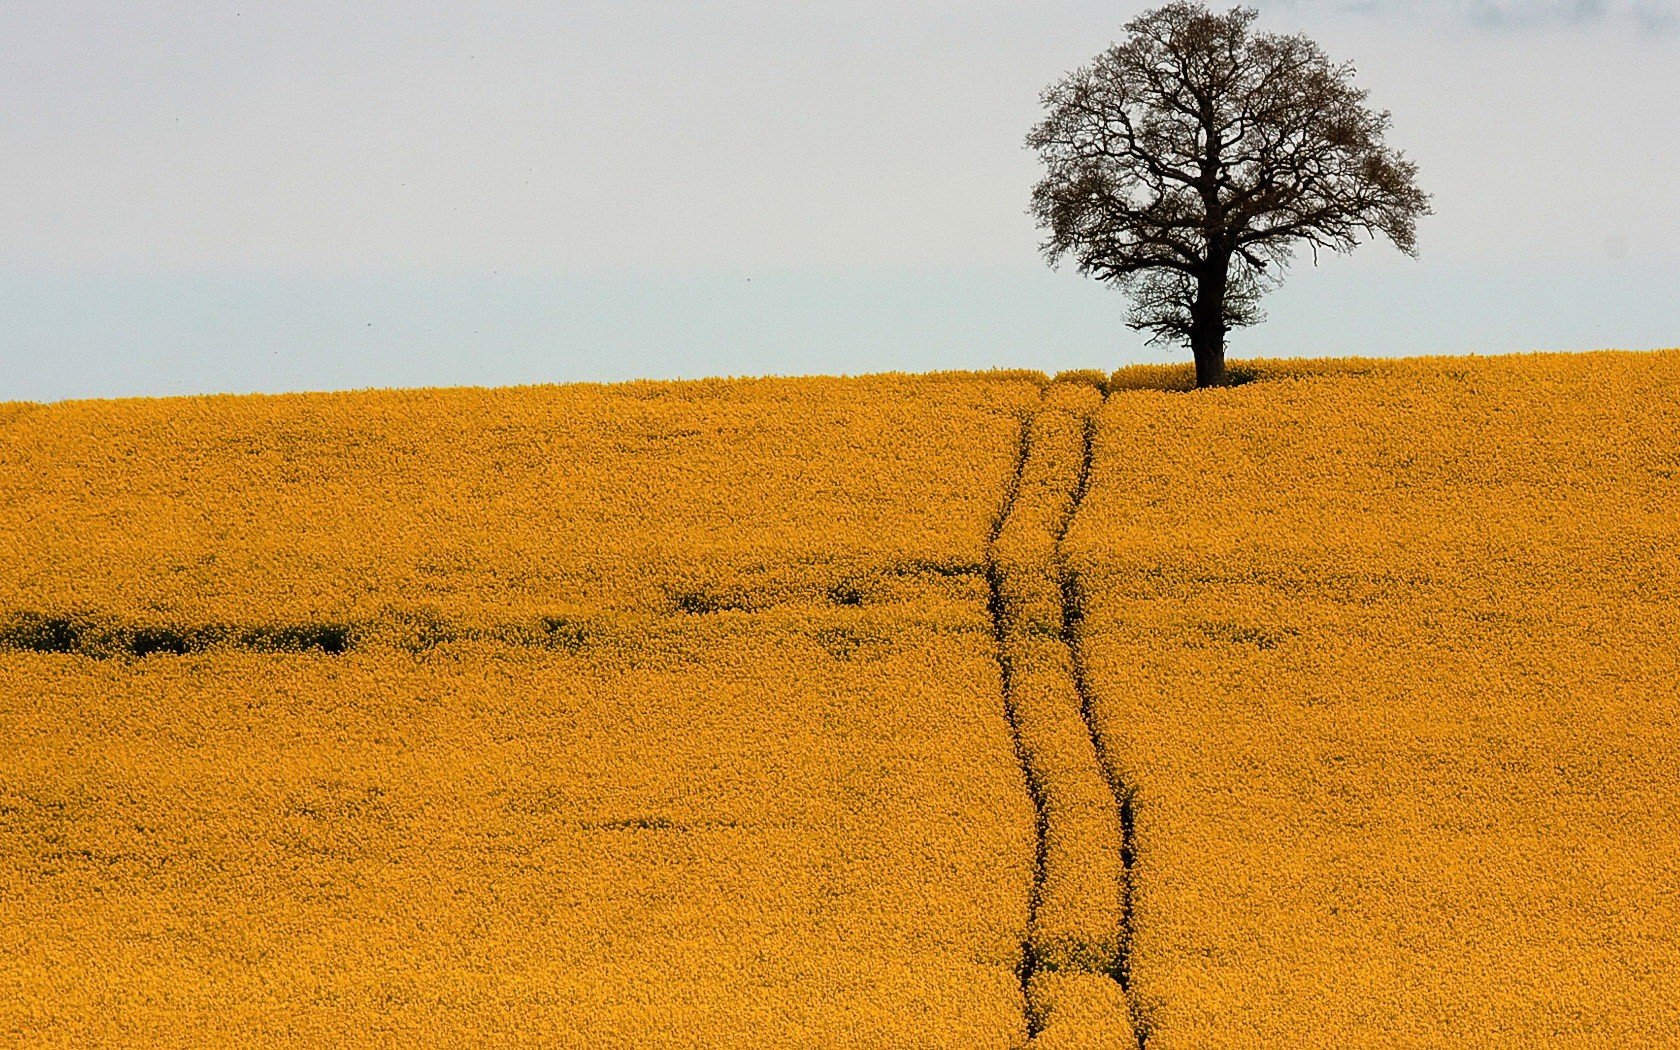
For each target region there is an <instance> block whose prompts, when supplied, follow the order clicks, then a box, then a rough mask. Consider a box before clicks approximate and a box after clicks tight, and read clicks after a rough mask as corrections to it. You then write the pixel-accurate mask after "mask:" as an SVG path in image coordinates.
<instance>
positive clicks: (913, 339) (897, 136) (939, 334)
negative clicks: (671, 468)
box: [0, 0, 1680, 400]
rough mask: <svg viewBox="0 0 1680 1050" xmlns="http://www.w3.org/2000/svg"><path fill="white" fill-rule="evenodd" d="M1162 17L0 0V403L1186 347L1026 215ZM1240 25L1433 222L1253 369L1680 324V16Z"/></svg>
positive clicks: (1038, 361)
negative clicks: (1106, 66) (1042, 126)
mask: <svg viewBox="0 0 1680 1050" xmlns="http://www.w3.org/2000/svg"><path fill="white" fill-rule="evenodd" d="M1144 6H1146V5H1143V4H1135V3H1114V2H1109V3H1010V4H1006V3H1000V2H995V0H981V2H970V3H962V4H955V3H951V4H927V3H891V4H887V3H875V2H864V0H850V2H844V3H840V2H836V3H819V4H798V5H796V4H786V3H744V2H731V0H711V2H705V3H628V2H624V0H619V2H613V3H498V4H493V5H492V4H482V5H480V4H459V3H431V2H404V3H362V4H339V3H319V2H282V0H268V2H265V3H262V4H248V3H224V2H205V3H169V2H151V3H145V4H133V3H115V2H108V3H85V2H75V0H55V2H51V3H48V2H44V0H33V2H28V3H19V2H15V0H0V400H5V399H14V398H28V399H56V398H64V397H85V396H115V395H123V394H159V393H184V392H209V391H244V390H287V389H334V388H343V387H362V386H388V385H401V386H411V385H449V384H458V383H474V384H480V383H483V384H494V383H512V382H543V381H569V380H578V379H618V378H629V377H634V376H651V377H672V376H695V375H707V374H760V373H810V372H867V371H881V370H888V369H912V370H921V369H928V368H983V367H992V366H1022V367H1036V368H1048V369H1054V368H1061V367H1102V368H1111V367H1116V366H1118V365H1121V364H1125V363H1129V362H1132V361H1139V360H1177V359H1184V358H1185V357H1186V356H1187V355H1185V354H1184V353H1183V352H1182V351H1177V350H1162V349H1155V348H1145V347H1144V346H1143V338H1142V337H1141V336H1139V335H1137V334H1136V333H1133V332H1130V331H1129V330H1127V329H1126V328H1125V327H1124V324H1123V317H1124V314H1125V302H1124V300H1123V298H1122V296H1120V295H1119V294H1118V293H1116V292H1114V291H1112V290H1110V289H1108V288H1105V287H1103V286H1100V285H1097V284H1094V283H1092V282H1089V281H1087V280H1085V279H1083V278H1080V277H1078V276H1077V275H1076V274H1072V273H1068V272H1064V273H1060V274H1053V273H1051V272H1049V271H1048V270H1047V269H1046V268H1045V266H1044V265H1043V263H1042V261H1041V260H1040V257H1039V254H1038V250H1037V245H1038V242H1039V233H1038V231H1036V230H1035V229H1034V227H1033V224H1032V220H1031V219H1030V217H1029V216H1028V215H1027V212H1026V206H1027V198H1028V193H1029V191H1030V188H1031V186H1032V183H1033V181H1034V180H1035V178H1036V167H1035V160H1034V158H1033V156H1032V155H1031V154H1030V153H1029V152H1028V151H1027V150H1026V149H1025V148H1024V147H1023V146H1022V139H1023V137H1024V135H1025V134H1026V131H1027V129H1028V128H1029V127H1030V126H1031V124H1032V123H1033V122H1034V120H1035V119H1036V118H1037V116H1038V113H1039V105H1038V101H1037V96H1038V92H1039V91H1040V90H1041V89H1042V88H1043V87H1044V86H1045V85H1047V84H1049V83H1050V82H1051V81H1053V80H1054V79H1056V78H1057V77H1058V76H1059V75H1061V74H1062V73H1063V72H1065V71H1066V70H1068V69H1071V68H1073V67H1075V66H1077V65H1080V64H1082V63H1083V62H1085V61H1086V60H1088V59H1089V58H1090V57H1091V56H1092V55H1093V54H1095V53H1096V52H1097V51H1099V50H1101V49H1102V48H1103V47H1105V46H1107V44H1109V43H1110V42H1111V41H1113V40H1115V39H1117V38H1118V37H1119V36H1120V34H1121V27H1122V25H1123V23H1124V22H1125V21H1126V20H1127V19H1128V18H1129V17H1130V16H1131V15H1132V14H1134V13H1136V12H1137V11H1139V10H1141V9H1142V8H1143V7H1144ZM1257 6H1259V7H1260V9H1261V12H1262V15H1261V27H1262V28H1264V29H1268V30H1273V31H1295V30H1305V31H1307V32H1308V33H1310V34H1311V35H1313V36H1314V37H1315V38H1317V39H1318V40H1319V41H1320V42H1321V43H1322V44H1323V45H1324V46H1325V48H1326V49H1327V50H1328V51H1329V52H1330V54H1331V56H1332V57H1333V58H1336V59H1346V60H1350V61H1352V62H1353V63H1354V64H1355V65H1356V66H1357V67H1358V69H1359V78H1358V79H1359V83H1360V84H1361V85H1362V86H1364V87H1366V88H1368V89H1369V90H1370V92H1371V99H1372V102H1373V103H1374V104H1375V105H1377V106H1379V107H1382V108H1387V109H1389V110H1391V111H1393V114H1394V128H1393V131H1392V133H1391V142H1392V144H1394V145H1395V146H1397V147H1399V148H1400V149H1402V150H1404V151H1405V152H1406V153H1407V154H1408V155H1409V156H1410V157H1411V158H1412V159H1414V160H1415V161H1417V163H1418V165H1419V167H1420V182H1421V183H1422V185H1423V186H1424V188H1425V189H1426V190H1428V191H1430V192H1431V193H1432V194H1433V195H1434V204H1435V210H1436V214H1435V215H1434V216H1432V217H1430V218H1428V219H1426V220H1425V221H1424V222H1423V223H1422V224H1421V226H1420V247H1421V250H1422V258H1421V259H1420V260H1417V261H1412V260H1408V259H1405V258H1403V257H1401V256H1400V255H1399V254H1398V253H1397V252H1395V251H1394V250H1393V249H1392V248H1391V247H1388V246H1387V245H1384V244H1373V245H1370V246H1367V247H1365V248H1363V249H1361V251H1360V252H1359V253H1358V254H1357V255H1355V256H1354V257H1352V258H1350V259H1337V260H1331V261H1328V262H1326V263H1325V264H1324V265H1322V266H1320V267H1319V268H1318V269H1317V270H1314V269H1313V268H1312V267H1311V265H1310V262H1308V261H1305V260H1303V261H1302V262H1300V263H1299V264H1298V265H1297V267H1296V269H1295V271H1294V276H1293V278H1292V279H1291V281H1290V282H1289V284H1288V285H1287V286H1286V287H1285V288H1284V289H1283V290H1282V291H1281V292H1278V293H1276V294H1275V295H1274V296H1273V297H1272V298H1271V299H1270V300H1269V301H1268V304H1267V306H1268V310H1269V312H1270V314H1271V317H1272V320H1271V321H1269V322H1268V323H1267V324H1265V325H1262V326H1260V327H1258V328H1253V329H1247V330H1244V331H1239V332H1236V333H1233V336H1232V339H1231V352H1232V354H1233V355H1234V356H1238V357H1240V356H1245V355H1284V356H1290V355H1313V356H1316V355H1322V354H1345V353H1358V354H1394V353H1425V352H1443V353H1464V352H1484V353H1494V352H1506V351H1513V350H1525V349H1577V348H1579V349H1585V348H1593V347H1603V346H1626V347H1656V346H1671V345H1675V344H1680V305H1677V304H1680V295H1676V294H1675V292H1676V284H1677V281H1676V278H1680V87H1677V86H1676V85H1677V83H1680V82H1677V81H1676V79H1675V75H1674V70H1676V69H1680V0H1675V2H1665V0H1647V2H1631V0H1630V2H1620V3H1618V2H1612V0H1604V2H1592V0H1539V2H1533V3H1518V2H1495V0H1486V2H1456V3H1455V2H1450V0H1434V2H1431V0H1415V2H1409V3H1398V2H1397V3H1385V2H1381V0H1367V2H1353V0H1347V2H1337V0H1298V2H1281V0H1280V2H1275V3H1260V4H1258V5H1257Z"/></svg>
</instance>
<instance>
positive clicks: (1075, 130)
mask: <svg viewBox="0 0 1680 1050" xmlns="http://www.w3.org/2000/svg"><path fill="white" fill-rule="evenodd" d="M1255 17H1256V12H1255V11H1254V10H1253V9H1252V8H1246V7H1236V8H1232V9H1231V10H1229V11H1227V12H1225V13H1224V14H1216V13H1214V12H1212V11H1210V10H1208V9H1207V8H1206V7H1204V6H1202V5H1200V4H1194V3H1184V2H1179V3H1172V4H1168V5H1167V6H1165V7H1161V8H1158V9H1156V10H1154V11H1150V12H1147V13H1145V14H1143V15H1141V16H1139V17H1138V18H1136V19H1133V20H1132V21H1131V22H1130V23H1128V24H1127V26H1126V38H1125V40H1124V41H1122V42H1121V43H1118V44H1115V45H1113V46H1111V47H1110V48H1109V49H1108V50H1106V51H1104V52H1103V53H1102V54H1100V55H1098V56H1097V57H1096V59H1095V60H1094V61H1093V62H1092V63H1091V64H1090V65H1088V66H1086V67H1084V68H1082V69H1079V70H1075V71H1074V72H1072V73H1070V74H1068V75H1067V76H1066V77H1065V78H1063V79H1062V80H1061V81H1060V82H1058V83H1057V84H1055V85H1053V86H1051V87H1050V88H1049V89H1047V90H1046V91H1045V92H1044V94H1043V98H1042V100H1043V103H1044V105H1045V107H1046V109H1047V113H1046V115H1045V117H1044V119H1043V120H1042V121H1041V122H1040V123H1039V124H1038V125H1037V126H1036V127H1034V128H1033V130H1032V132H1031V134H1029V135H1028V136H1027V145H1028V146H1029V147H1031V148H1032V149H1034V150H1036V151H1037V152H1038V155H1039V158H1040V159H1041V160H1042V161H1043V163H1044V166H1045V174H1044V178H1043V179H1042V180H1041V181H1040V182H1039V183H1038V185H1037V186H1036V187H1034V189H1033V196H1032V211H1033V214H1034V216H1035V217H1036V218H1037V219H1038V223H1039V226H1040V227H1042V228H1043V229H1045V230H1046V231H1048V234H1049V236H1048V238H1047V239H1046V241H1045V242H1044V245H1043V248H1044V253H1045V255H1046V257H1047V258H1048V259H1049V261H1050V263H1051V264H1052V265H1055V264H1057V263H1058V262H1060V260H1062V259H1063V258H1064V257H1071V258H1072V259H1073V260H1074V261H1075V262H1076V263H1077V264H1078V266H1079V270H1080V272H1081V273H1085V274H1088V275H1089V276H1092V277H1095V278H1096V279H1097V280H1099V281H1110V282H1113V283H1114V284H1115V285H1116V286H1118V287H1120V288H1121V289H1123V290H1124V291H1126V292H1127V293H1128V294H1129V296H1130V297H1131V300H1132V309H1131V314H1130V316H1129V318H1128V323H1129V324H1130V325H1131V326H1132V327H1133V328H1135V329H1137V330H1139V331H1146V332H1149V333H1151V335H1152V337H1153V338H1152V339H1151V342H1172V343H1180V344H1185V345H1188V346H1189V347H1190V351H1191V353H1192V354H1193V355H1194V357H1195V359H1196V385H1197V386H1199V387H1203V386H1217V385H1221V384H1223V383H1224V382H1225V334H1226V333H1227V332H1229V331H1230V330H1231V329H1233V328H1239V327H1243V326H1245V325H1252V324H1255V323H1256V322H1258V321H1260V320H1262V319H1263V316H1264V315H1263V314H1262V313H1261V311H1260V305H1259V303H1260V297H1261V295H1262V294H1263V293H1265V292H1266V291H1268V290H1269V289H1270V288H1272V287H1275V286H1276V284H1277V283H1278V282H1279V281H1280V280H1281V278H1282V272H1283V270H1284V268H1285V267H1286V266H1287V264H1288V262H1289V260H1290V259H1291V257H1292V256H1293V254H1294V252H1295V250H1296V249H1297V248H1298V247H1299V246H1301V245H1306V246H1308V247H1309V248H1310V249H1311V251H1312V253H1313V258H1314V261H1315V262H1316V260H1317V257H1318V253H1319V251H1320V250H1328V251H1332V252H1348V251H1352V250H1353V249H1354V248H1355V247H1357V246H1358V244H1359V243H1360V240H1361V237H1362V236H1369V237H1375V236H1376V235H1378V234H1381V235H1383V236H1385V237H1387V238H1388V239H1389V240H1390V241H1392V242H1393V243H1394V245H1395V247H1397V248H1399V249H1400V250H1401V251H1402V252H1405V253H1406V254H1408V255H1416V254H1417V220H1418V217H1419V216H1421V215H1426V214H1428V213H1429V198H1428V196H1427V195H1426V194H1425V193H1424V192H1423V191H1422V190H1420V189H1418V187H1417V185H1416V175H1417V166H1416V165H1415V164H1412V163H1411V162H1410V161H1408V160H1406V159H1405V157H1404V156H1402V155H1401V154H1400V153H1399V152H1397V151H1395V150H1392V149H1390V148H1388V146H1387V145H1385V144H1384V142H1383V135H1384V133H1385V132H1386V131H1387V130H1388V127H1389V114H1388V112H1387V111H1386V110H1373V109H1371V108H1369V107H1368V106H1367V105H1366V104H1365V98H1366V93H1365V92H1364V91H1363V90H1360V89H1359V88H1356V87H1355V86H1354V85H1353V76H1354V69H1353V66H1352V65H1351V64H1347V63H1342V64H1333V63H1332V62H1331V61H1330V59H1329V57H1328V56H1326V55H1325V53H1324V51H1323V49H1321V48H1320V47H1319V46H1318V45H1317V44H1316V43H1314V42H1313V41H1311V40H1309V39H1307V37H1305V36H1303V35H1299V34H1297V35H1293V36H1283V35H1279V34H1274V33H1256V32H1252V27H1253V23H1254V20H1255Z"/></svg>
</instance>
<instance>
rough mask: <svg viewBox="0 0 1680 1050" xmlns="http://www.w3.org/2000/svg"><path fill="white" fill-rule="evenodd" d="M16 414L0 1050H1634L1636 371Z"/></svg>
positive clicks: (1441, 366) (1641, 655)
mask: <svg viewBox="0 0 1680 1050" xmlns="http://www.w3.org/2000/svg"><path fill="white" fill-rule="evenodd" d="M1235 371H1236V372H1237V374H1239V375H1241V376H1243V377H1244V378H1245V379H1248V380H1250V381H1248V382H1246V383H1244V384H1243V385H1240V386H1236V387H1233V388H1228V389H1221V390H1214V391H1201V392H1189V391H1186V390H1184V389H1183V387H1184V386H1185V385H1186V382H1187V379H1188V370H1187V369H1175V368H1150V369H1130V370H1126V371H1123V372H1121V373H1119V374H1117V375H1116V376H1113V377H1104V376H1100V375H1089V374H1078V375H1069V376H1064V377H1060V378H1058V379H1057V380H1056V381H1051V380H1049V379H1047V378H1046V377H1043V376H1039V375H1036V374H1014V373H993V374H986V375H939V376H925V377H902V376H897V377H894V376H883V377H869V378H863V379H855V380H835V379H809V380H759V381H716V382H700V383H668V384H655V383H648V384H629V385H624V386H616V387H599V386H574V387H533V388H525V389H509V390H497V391H474V390H456V391H412V392H364V393H356V394H341V395H298V396H288V397H244V398H199V399H174V400H163V401H116V402H83V403H66V404H58V405H46V406H29V405H0V565H3V566H4V570H3V571H0V1043H6V1044H11V1043H17V1044H21V1045H62V1046H89V1045H101V1046H103V1045H110V1046H118V1045H121V1046H126V1045H134V1044H163V1045H195V1046H196V1045H224V1044H228V1043H235V1044H248V1045H265V1044H285V1045H342V1044H347V1043H375V1044H384V1045H398V1044H415V1043H420V1044H426V1045H431V1044H446V1045H481V1044H486V1045H533V1044H536V1045H560V1046H577V1047H621V1046H622V1047H640V1046H671V1047H678V1046H693V1047H701V1046H704V1047H715V1046H731V1047H733V1046H743V1047H746V1046H788V1047H795V1046H799V1047H803V1046H837V1047H839V1046H844V1047H923V1046H949V1047H999V1048H1004V1047H1008V1048H1018V1050H1019V1048H1027V1047H1031V1048H1032V1050H1091V1048H1121V1050H1143V1048H1145V1047H1147V1048H1150V1050H1175V1048H1180V1050H1181V1048H1200V1047H1219V1046H1231V1047H1273V1046H1301V1047H1346V1046H1353V1047H1363V1046H1397V1047H1412V1046H1416V1047H1444V1046H1490V1047H1493V1046H1513V1045H1518V1046H1522V1045H1546V1046H1582V1047H1588V1046H1591V1047H1597V1046H1604V1047H1646V1046H1649V1047H1660V1046H1667V1045H1673V1044H1674V1033H1675V1032H1676V1031H1680V937H1677V936H1676V934H1675V933H1674V932H1673V931H1674V930H1675V929H1677V928H1680V860H1677V859H1676V858H1680V832H1677V831H1676V829H1677V828H1680V777H1676V776H1675V774H1674V772H1673V765H1674V759H1673V756H1675V755H1676V754H1680V685H1677V683H1680V656H1677V655H1676V652H1677V649H1676V646H1675V645H1674V639H1675V638H1676V636H1677V635H1680V511H1677V509H1676V508H1677V507H1680V352H1673V351H1671V352H1665V353H1656V354H1589V355H1580V356H1562V355H1552V356H1534V357H1519V358H1495V359H1417V360H1409V361H1392V362H1371V361H1340V362H1301V363H1273V364H1251V365H1248V366H1239V367H1238V368H1237V369H1236V370H1235Z"/></svg>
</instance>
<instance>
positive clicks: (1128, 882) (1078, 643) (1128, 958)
mask: <svg viewBox="0 0 1680 1050" xmlns="http://www.w3.org/2000/svg"><path fill="white" fill-rule="evenodd" d="M1107 402H1108V391H1107V390H1106V389H1105V390H1104V392H1103V401H1102V403H1103V404H1105V405H1106V404H1107ZM1099 407H1100V406H1099ZM1096 437H1097V416H1096V414H1094V413H1093V414H1092V415H1090V416H1088V417H1087V418H1086V420H1085V436H1084V451H1083V453H1082V455H1081V458H1080V465H1079V480H1078V483H1077V484H1076V485H1075V486H1074V497H1073V507H1072V510H1071V511H1069V513H1068V516H1067V521H1066V522H1065V523H1064V524H1063V526H1062V529H1061V531H1060V532H1059V533H1058V534H1057V536H1056V563H1057V567H1058V569H1059V571H1060V573H1061V583H1062V641H1063V644H1065V645H1066V646H1067V648H1068V653H1069V656H1070V658H1071V660H1072V671H1073V687H1074V691H1075V692H1077V693H1078V694H1079V715H1080V717H1081V718H1082V719H1083V720H1084V722H1085V727H1086V730H1087V731H1088V732H1089V734H1090V737H1091V750H1092V751H1093V752H1094V753H1095V754H1096V756H1097V768H1098V769H1100V770H1101V771H1102V773H1103V776H1104V779H1105V780H1107V782H1108V786H1109V791H1110V793H1111V794H1112V795H1113V796H1114V800H1115V805H1116V810H1117V815H1118V818H1119V822H1120V869H1121V871H1120V905H1121V909H1120V911H1121V914H1120V936H1119V946H1118V951H1117V952H1116V955H1115V960H1114V969H1113V971H1112V973H1113V976H1114V979H1115V980H1116V981H1117V982H1118V983H1119V984H1120V988H1121V991H1122V992H1124V993H1125V998H1126V1006H1127V1012H1128V1014H1129V1015H1130V1018H1131V1024H1132V1032H1133V1034H1134V1035H1135V1036H1136V1037H1137V1045H1138V1047H1139V1050H1144V1048H1146V1047H1147V1046H1148V1044H1149V1031H1150V1025H1149V1023H1148V1020H1147V1018H1145V1017H1144V1016H1143V1015H1142V1013H1141V1011H1140V1010H1139V1009H1138V1002H1137V997H1136V996H1135V995H1134V994H1133V993H1132V916H1133V899H1134V897H1135V887H1136V878H1137V874H1136V864H1137V816H1136V792H1135V790H1134V789H1133V788H1132V786H1131V785H1129V784H1127V783H1125V782H1124V781H1123V780H1122V779H1121V778H1120V777H1119V775H1118V774H1116V773H1115V771H1114V770H1115V767H1114V765H1113V763H1111V762H1110V761H1109V758H1108V748H1107V745H1106V744H1105V743H1104V742H1103V738H1102V733H1101V731H1100V730H1099V729H1098V728H1097V719H1096V709H1095V700H1094V698H1093V696H1092V694H1091V689H1090V684H1089V681H1088V679H1087V677H1086V672H1085V652H1084V644H1083V637H1084V636H1083V629H1084V623H1085V591H1084V582H1083V580H1082V579H1081V577H1080V575H1079V572H1078V570H1077V569H1075V568H1073V567H1072V566H1071V565H1069V563H1068V559H1067V555H1066V549H1065V544H1066V541H1067V535H1068V531H1069V530H1070V529H1071V528H1072V527H1073V519H1074V516H1075V515H1076V514H1077V513H1078V512H1079V508H1080V507H1081V506H1082V505H1083V504H1084V501H1085V494H1086V493H1087V492H1088V491H1090V486H1091V469H1092V465H1093V464H1094V463H1095V461H1096Z"/></svg>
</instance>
